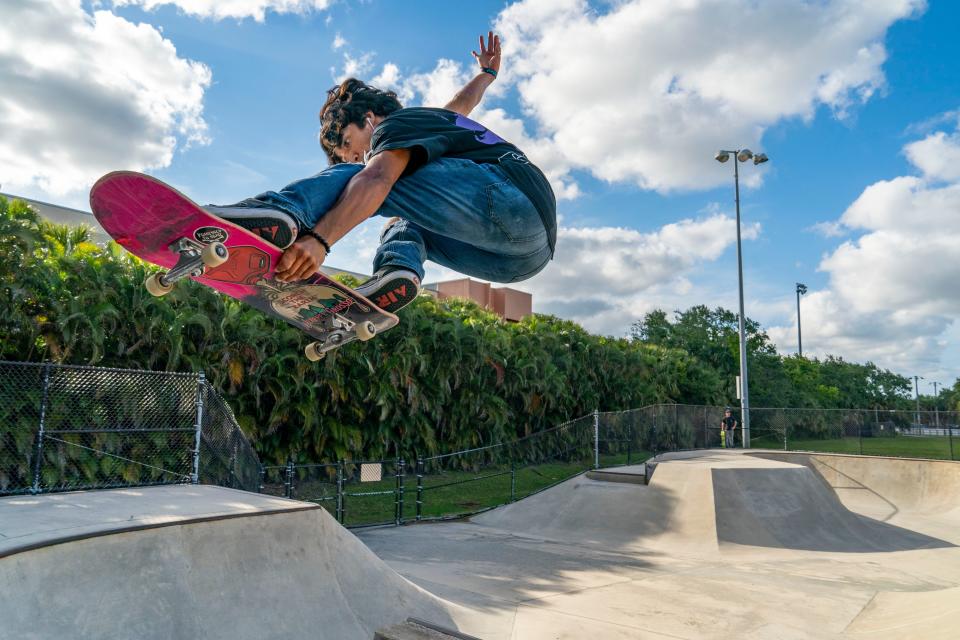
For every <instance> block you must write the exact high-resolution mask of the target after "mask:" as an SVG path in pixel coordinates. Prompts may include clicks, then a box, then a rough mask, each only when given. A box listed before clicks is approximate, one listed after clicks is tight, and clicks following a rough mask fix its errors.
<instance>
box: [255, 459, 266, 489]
mask: <svg viewBox="0 0 960 640" xmlns="http://www.w3.org/2000/svg"><path fill="white" fill-rule="evenodd" d="M266 483H267V468H266V467H265V466H264V465H263V464H262V463H261V464H260V486H259V487H257V493H263V487H264V485H265V484H266Z"/></svg>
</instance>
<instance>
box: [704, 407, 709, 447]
mask: <svg viewBox="0 0 960 640" xmlns="http://www.w3.org/2000/svg"><path fill="white" fill-rule="evenodd" d="M703 448H704V449H709V448H710V433H709V432H708V431H707V408H706V407H704V408H703Z"/></svg>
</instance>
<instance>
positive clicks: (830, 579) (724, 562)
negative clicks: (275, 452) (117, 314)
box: [0, 451, 960, 640]
mask: <svg viewBox="0 0 960 640" xmlns="http://www.w3.org/2000/svg"><path fill="white" fill-rule="evenodd" d="M642 472H643V467H634V468H622V469H619V470H618V476H619V477H615V478H611V479H614V480H618V481H616V482H610V481H605V480H602V479H595V478H602V477H603V476H596V475H594V474H591V475H594V477H587V476H586V475H582V476H578V477H576V478H573V479H572V480H569V481H567V482H565V483H562V484H560V485H557V486H555V487H553V488H551V489H548V490H547V491H544V492H542V493H539V494H536V495H534V496H531V497H529V498H527V499H525V500H521V501H519V502H517V503H514V504H511V505H508V506H505V507H501V508H499V509H495V510H493V511H490V512H487V513H484V514H482V515H480V516H476V517H474V518H472V519H471V520H470V521H457V522H440V523H429V524H416V525H411V526H405V527H399V528H393V527H390V528H380V529H368V530H363V531H360V532H358V535H354V534H353V533H351V532H348V531H346V530H345V529H343V528H342V527H340V525H338V524H337V523H336V522H335V521H334V519H333V518H332V517H330V516H329V515H328V514H327V513H326V512H325V511H323V510H322V509H319V508H316V507H315V506H314V505H311V504H308V503H300V502H295V501H291V500H284V499H279V498H273V497H268V496H263V495H258V494H250V493H244V492H239V491H233V490H230V489H223V488H219V487H209V486H190V485H183V486H166V487H151V488H136V489H123V490H111V491H99V492H78V493H65V494H50V495H42V496H20V497H9V498H3V499H0V638H7V637H9V638H14V637H15V638H126V637H137V638H170V637H204V638H227V637H230V638H304V637H311V638H372V637H373V634H374V632H375V630H376V629H379V628H382V627H384V626H387V625H389V624H393V623H395V622H398V621H402V620H404V619H405V618H406V617H408V616H414V617H417V618H421V619H424V620H428V621H431V622H433V623H436V624H440V625H442V626H446V627H450V628H459V629H460V630H461V631H463V632H465V633H469V634H471V635H474V636H477V637H479V638H483V639H485V640H500V639H503V640H506V639H508V638H510V639H513V638H516V639H527V638H529V639H535V640H540V639H546V638H553V639H556V638H564V639H565V638H570V639H573V638H611V639H615V640H616V639H621V638H641V639H646V638H650V639H653V638H690V639H693V638H733V637H738V638H739V637H749V638H771V639H772V638H777V639H781V638H787V639H792V638H797V639H799V638H878V639H892V638H898V639H903V638H955V637H960V546H958V545H960V463H956V462H939V461H925V460H923V461H921V460H907V459H893V458H862V457H857V456H844V455H833V454H802V453H780V452H766V451H747V452H743V451H699V452H688V453H679V454H668V455H664V456H662V457H660V458H658V459H657V460H656V467H655V471H654V472H653V473H652V475H651V477H650V481H649V484H648V485H644V484H637V483H633V482H630V481H629V480H630V476H631V475H635V474H641V473H642Z"/></svg>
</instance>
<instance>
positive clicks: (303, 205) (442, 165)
mask: <svg viewBox="0 0 960 640" xmlns="http://www.w3.org/2000/svg"><path fill="white" fill-rule="evenodd" d="M361 169H363V165H362V164H338V165H333V166H332V167H329V168H327V169H324V170H323V171H321V172H320V173H318V174H317V175H315V176H313V177H310V178H304V179H303V180H298V181H296V182H294V183H291V184H289V185H287V186H286V187H284V188H283V189H281V190H280V191H267V192H266V193H261V194H260V195H258V196H257V197H255V198H250V199H247V200H244V201H243V202H242V203H239V204H240V206H251V207H270V208H275V209H280V210H282V211H284V212H286V213H288V214H290V215H291V216H293V217H294V218H295V219H296V220H297V222H298V223H299V224H300V225H302V226H303V227H306V228H312V227H313V226H314V225H316V224H317V222H318V221H319V220H320V219H321V218H322V217H323V216H324V215H326V213H327V211H329V210H330V208H331V207H332V206H333V205H334V203H335V202H336V201H337V198H339V197H340V192H341V191H343V189H344V187H346V185H347V183H348V182H349V181H350V179H351V178H352V177H353V176H355V175H356V174H357V173H358V172H359V171H360V170H361ZM376 215H380V216H384V217H387V218H393V217H397V218H400V220H399V221H398V222H395V223H394V224H392V225H390V226H389V227H388V228H386V229H385V230H384V232H383V234H382V235H381V237H380V247H379V249H377V254H376V256H375V257H374V259H373V270H374V271H375V272H376V271H379V270H380V269H383V268H389V269H391V270H392V269H395V268H402V269H409V270H411V271H413V272H414V273H416V274H417V275H418V276H419V277H420V279H421V280H422V279H423V273H424V272H423V263H424V262H425V261H427V260H432V261H433V262H436V263H437V264H441V265H443V266H445V267H449V268H451V269H454V270H456V271H459V272H460V273H463V274H465V275H468V276H473V277H476V278H482V279H483V280H490V281H492V282H518V281H520V280H526V279H527V278H530V277H532V276H533V275H535V274H536V273H538V272H539V271H540V270H541V269H543V268H544V267H545V266H547V263H548V262H549V261H550V258H551V252H550V247H549V245H548V243H547V232H546V230H545V229H544V227H543V222H542V221H541V220H540V216H539V214H538V213H537V210H536V209H535V208H534V206H533V204H532V203H531V202H530V200H529V199H528V198H527V197H526V196H525V195H524V194H523V192H521V191H520V190H519V189H517V188H516V187H515V186H513V183H512V182H510V181H509V180H508V179H507V176H506V174H505V173H504V172H503V170H502V169H501V168H500V166H499V165H496V164H477V163H476V162H473V161H471V160H463V159H460V158H440V159H439V160H435V161H433V162H430V163H428V164H426V165H424V166H423V167H421V168H420V169H418V170H417V171H416V172H414V173H413V174H411V175H409V176H406V177H404V178H401V179H400V180H398V181H397V183H396V184H394V186H393V189H392V190H391V191H390V194H389V195H388V196H387V199H386V201H384V203H383V205H382V206H381V207H380V209H379V210H378V211H377V213H376Z"/></svg>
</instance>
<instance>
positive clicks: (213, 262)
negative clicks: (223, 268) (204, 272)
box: [200, 242, 230, 267]
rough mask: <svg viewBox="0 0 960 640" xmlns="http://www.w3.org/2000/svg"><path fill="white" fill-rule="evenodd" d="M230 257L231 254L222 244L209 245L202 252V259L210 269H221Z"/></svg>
mask: <svg viewBox="0 0 960 640" xmlns="http://www.w3.org/2000/svg"><path fill="white" fill-rule="evenodd" d="M229 257H230V252H229V251H228V250H227V247H226V245H225V244H223V243H222V242H213V243H211V244H208V245H207V246H205V247H204V248H203V251H201V252H200V259H201V260H203V264H205V265H207V266H208V267H219V266H220V265H222V264H223V263H224V262H226V261H227V259H228V258H229Z"/></svg>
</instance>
